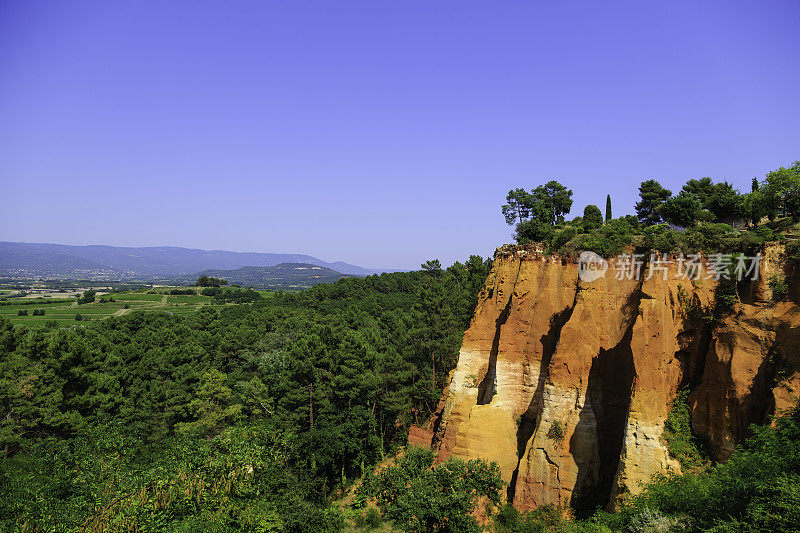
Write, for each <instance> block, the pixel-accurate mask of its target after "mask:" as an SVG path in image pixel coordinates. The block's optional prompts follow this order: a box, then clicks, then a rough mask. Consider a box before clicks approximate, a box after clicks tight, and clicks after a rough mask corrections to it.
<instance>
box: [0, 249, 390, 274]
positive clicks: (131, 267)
mask: <svg viewBox="0 0 800 533" xmlns="http://www.w3.org/2000/svg"><path fill="white" fill-rule="evenodd" d="M282 263H307V264H311V265H316V266H321V267H326V268H330V269H331V270H334V271H336V272H339V273H342V274H349V275H353V276H368V275H371V274H377V273H380V272H384V271H383V270H374V269H369V268H363V267H360V266H356V265H350V264H348V263H343V262H341V261H337V262H335V263H328V262H325V261H322V260H321V259H317V258H316V257H312V256H310V255H304V254H274V253H259V252H228V251H225V250H198V249H192V248H178V247H172V246H159V247H143V248H132V247H122V246H101V245H93V246H69V245H64V244H38V243H24V242H4V241H0V275H9V276H14V277H45V278H65V279H78V278H80V279H154V278H159V279H169V278H178V277H185V276H191V275H194V274H195V273H197V272H200V271H202V270H209V269H211V270H233V269H237V268H241V267H245V266H248V267H268V266H275V265H280V264H282Z"/></svg>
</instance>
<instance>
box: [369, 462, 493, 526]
mask: <svg viewBox="0 0 800 533" xmlns="http://www.w3.org/2000/svg"><path fill="white" fill-rule="evenodd" d="M435 457H436V456H435V453H434V452H433V451H432V450H431V449H429V448H413V447H412V448H409V449H408V450H406V452H405V454H404V455H403V456H402V457H400V458H399V459H398V461H397V462H396V463H395V464H394V465H392V466H389V467H387V468H385V469H383V470H381V471H379V472H378V473H377V474H375V475H374V476H371V477H368V478H367V479H366V480H365V481H364V483H363V484H362V486H361V487H360V488H359V491H358V492H359V495H360V496H361V497H362V498H370V499H374V500H375V502H376V504H377V505H378V508H379V509H380V510H381V515H383V516H384V517H385V518H386V519H388V520H391V521H392V522H393V523H394V524H395V525H396V526H397V527H399V528H401V529H403V530H404V531H409V532H417V531H420V532H421V531H430V532H435V531H440V532H450V531H453V532H455V531H459V532H462V531H463V532H474V533H478V532H479V531H480V527H479V526H478V523H477V521H476V520H475V517H474V516H472V512H473V511H474V510H475V506H476V504H477V503H478V500H479V498H481V497H486V498H488V499H489V501H491V502H493V503H495V504H499V503H500V491H501V489H502V488H503V481H502V479H501V477H500V467H499V466H497V463H491V464H490V463H488V462H486V461H485V460H483V459H473V460H470V461H462V460H460V459H449V460H447V461H446V462H444V463H440V464H438V465H435V466H434V464H433V463H434V459H435Z"/></svg>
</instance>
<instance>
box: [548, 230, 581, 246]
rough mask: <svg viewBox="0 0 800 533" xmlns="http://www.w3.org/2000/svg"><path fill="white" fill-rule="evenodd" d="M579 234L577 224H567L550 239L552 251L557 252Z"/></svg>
mask: <svg viewBox="0 0 800 533" xmlns="http://www.w3.org/2000/svg"><path fill="white" fill-rule="evenodd" d="M577 234H578V228H576V227H575V226H567V227H565V228H564V229H562V230H560V231H558V232H556V234H555V235H554V236H553V239H552V240H551V241H550V251H551V252H557V251H559V250H560V249H561V248H562V247H563V246H564V245H565V244H567V243H568V242H569V241H571V240H572V238H573V237H575V236H576V235H577Z"/></svg>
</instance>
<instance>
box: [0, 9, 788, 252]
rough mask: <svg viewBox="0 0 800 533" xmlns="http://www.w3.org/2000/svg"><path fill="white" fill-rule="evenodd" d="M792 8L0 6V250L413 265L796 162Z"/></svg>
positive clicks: (745, 180)
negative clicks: (536, 205) (518, 199)
mask: <svg viewBox="0 0 800 533" xmlns="http://www.w3.org/2000/svg"><path fill="white" fill-rule="evenodd" d="M798 28H800V2H798V1H797V0H783V1H773V0H753V1H730V0H727V1H698V0H691V1H683V0H670V1H668V2H663V1H662V2H650V1H642V0H635V1H630V2H620V1H610V2H602V1H597V0H591V1H575V0H570V1H567V2H555V1H548V2H544V1H536V2H534V1H525V2H503V1H500V2H486V1H464V0H460V1H436V2H431V1H424V2H423V1H419V2H417V1H406V0H404V1H393V2H384V1H375V0H369V1H366V0H365V1H346V0H341V1H335V2H333V1H325V2H317V1H303V2H296V1H280V2H277V1H254V2H246V1H242V0H237V1H236V2H222V1H219V2H206V1H198V0H188V1H136V2H109V1H107V0H102V1H96V2H94V1H72V2H69V1H67V2H61V1H36V2H26V1H20V0H0V187H1V189H0V190H2V203H1V204H0V240H13V241H28V242H55V243H65V244H113V245H131V246H150V245H153V246H156V245H174V246H187V247H197V248H206V249H226V250H237V251H263V252H286V253H289V252H299V253H308V254H311V255H314V256H317V257H319V258H321V259H325V260H344V261H347V262H351V263H355V264H359V265H362V266H366V267H383V268H413V267H416V266H418V265H419V263H421V262H422V261H424V260H427V259H431V258H440V259H441V260H442V262H443V263H448V264H449V263H450V262H452V261H454V260H456V259H463V258H465V257H466V256H468V255H469V254H472V253H477V254H480V255H483V256H485V257H488V256H489V255H491V253H492V252H493V250H494V248H495V247H496V246H498V245H500V244H502V243H503V242H509V241H510V240H511V228H510V227H508V226H506V225H505V222H504V220H503V217H502V215H501V213H500V205H501V204H502V203H503V202H504V199H505V194H506V192H507V191H508V190H509V189H510V188H514V187H524V188H528V189H530V188H533V187H535V186H536V185H539V184H541V183H544V182H545V181H547V180H548V179H558V180H559V181H561V182H562V183H564V184H565V185H567V186H569V187H570V188H572V189H573V190H574V192H575V194H574V199H575V204H574V205H573V211H572V214H573V216H574V215H577V214H581V213H582V211H583V207H584V206H585V205H586V204H588V203H594V204H597V205H598V206H600V208H601V209H603V208H604V204H605V197H606V194H609V193H610V194H611V196H612V201H613V204H614V211H615V215H618V214H622V213H626V212H632V210H633V204H634V203H635V200H636V194H637V190H636V189H637V186H638V184H639V182H641V181H642V180H643V179H646V178H651V177H652V178H656V179H659V180H660V181H661V182H662V183H663V184H665V185H666V186H667V187H668V188H671V189H672V190H673V191H677V190H678V189H679V188H680V185H681V184H682V183H683V182H684V181H685V180H686V179H689V178H697V177H703V176H710V177H712V178H715V179H728V180H730V181H732V182H734V183H735V185H736V186H737V187H739V188H740V189H742V190H745V191H746V190H749V187H750V180H751V178H752V177H754V176H757V177H763V176H764V174H765V173H766V172H767V171H769V170H771V169H774V168H777V167H779V166H786V165H788V164H790V163H792V162H793V161H795V160H797V159H800V31H798Z"/></svg>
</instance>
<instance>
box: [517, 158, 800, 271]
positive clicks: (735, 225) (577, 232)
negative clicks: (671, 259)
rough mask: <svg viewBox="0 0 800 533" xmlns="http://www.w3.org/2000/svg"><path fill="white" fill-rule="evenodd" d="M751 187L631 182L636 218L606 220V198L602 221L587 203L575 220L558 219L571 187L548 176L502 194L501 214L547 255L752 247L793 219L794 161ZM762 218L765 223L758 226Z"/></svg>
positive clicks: (797, 171) (798, 205) (799, 167)
mask: <svg viewBox="0 0 800 533" xmlns="http://www.w3.org/2000/svg"><path fill="white" fill-rule="evenodd" d="M751 188H752V190H751V191H750V192H749V193H746V194H742V193H740V192H739V191H737V190H736V189H734V187H733V186H732V185H731V184H730V183H728V182H725V181H722V182H718V183H715V182H714V181H713V180H712V179H711V178H701V179H691V180H689V181H687V182H686V184H684V186H683V188H682V189H681V190H680V192H679V193H678V194H677V195H674V196H673V194H672V191H670V190H668V189H665V188H664V187H663V186H662V185H661V184H660V183H658V182H657V181H656V180H652V179H649V180H645V181H643V182H642V183H641V185H640V186H639V202H638V203H637V204H636V216H633V215H626V216H622V217H619V218H616V219H614V218H611V198H610V197H607V198H606V217H605V220H603V217H602V214H601V212H600V209H599V208H598V207H597V206H595V205H588V206H586V208H585V209H584V216H583V217H576V218H573V219H572V220H566V219H565V218H564V216H565V215H566V214H567V213H569V211H570V209H571V208H572V191H571V190H569V189H568V188H567V187H565V186H564V185H562V184H560V183H558V182H557V181H549V182H548V183H547V184H545V185H541V186H539V187H536V188H535V189H533V190H532V191H531V192H527V191H525V190H524V189H514V190H512V191H509V193H508V196H507V197H506V202H507V203H506V204H504V205H503V206H502V212H503V215H504V216H505V218H506V222H507V223H508V224H509V225H514V226H515V228H516V231H515V234H514V236H515V238H516V240H517V242H519V243H526V242H541V243H544V244H545V245H546V249H547V251H548V252H551V253H552V252H559V253H565V254H575V253H577V252H579V251H581V250H590V251H593V252H596V253H598V254H600V255H602V256H605V257H610V256H613V255H617V254H620V253H622V252H624V251H625V250H626V249H629V248H633V249H634V250H635V251H636V252H639V253H642V252H648V251H651V250H654V251H659V252H673V251H676V252H683V253H691V252H697V251H701V250H702V251H708V252H723V253H732V252H752V251H754V250H755V249H756V247H757V246H758V245H759V244H761V243H763V242H766V241H773V240H784V239H785V237H784V235H783V233H782V231H783V230H785V229H787V228H788V227H789V226H791V225H792V224H795V223H797V222H798V221H800V161H798V162H795V163H794V164H793V165H791V166H790V167H788V168H784V167H781V168H779V169H778V170H774V171H772V172H770V173H768V174H767V175H766V177H765V179H764V180H763V181H761V182H759V181H758V180H756V179H754V180H753V183H752V187H751ZM765 217H766V219H767V220H768V221H769V222H768V223H766V224H761V223H762V222H763V220H764V219H765ZM781 218H785V219H786V220H785V221H781V220H780V219H781ZM759 224H761V225H759ZM745 226H748V227H749V229H744V228H745Z"/></svg>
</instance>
